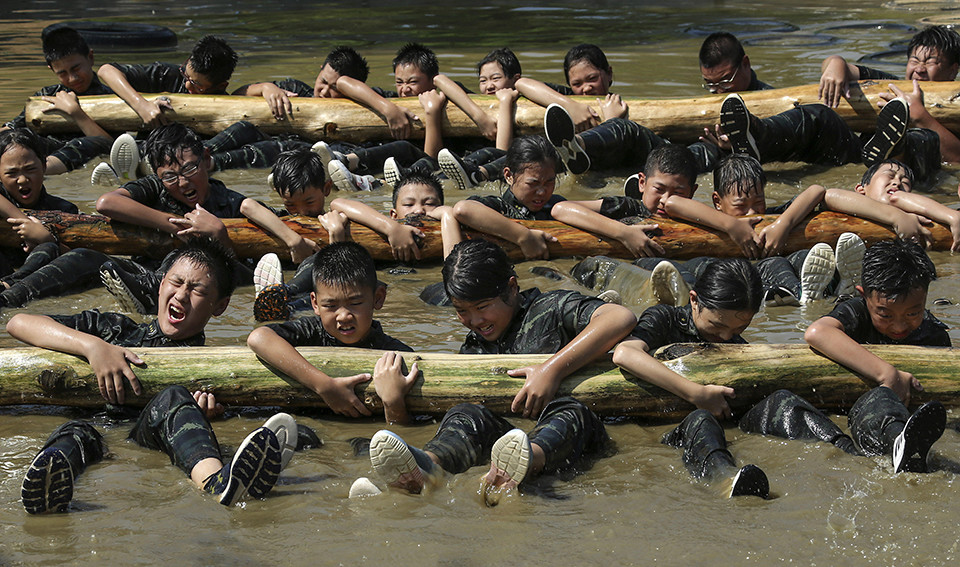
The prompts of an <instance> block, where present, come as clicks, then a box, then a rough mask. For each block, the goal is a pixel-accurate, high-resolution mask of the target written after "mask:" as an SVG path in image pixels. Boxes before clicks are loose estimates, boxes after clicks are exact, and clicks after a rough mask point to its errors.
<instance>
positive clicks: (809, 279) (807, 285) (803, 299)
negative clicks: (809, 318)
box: [800, 242, 837, 305]
mask: <svg viewBox="0 0 960 567" xmlns="http://www.w3.org/2000/svg"><path fill="white" fill-rule="evenodd" d="M836 270H837V260H836V257H835V256H834V254H833V248H830V245H829V244H826V243H824V242H821V243H819V244H817V245H815V246H814V247H813V248H811V249H810V252H809V253H807V257H806V259H804V261H803V266H802V267H801V268H800V303H801V304H802V305H806V304H809V303H812V302H814V301H815V300H817V299H823V292H824V290H826V289H827V285H828V284H829V283H830V281H831V280H832V279H833V274H834V273H835V272H836Z"/></svg>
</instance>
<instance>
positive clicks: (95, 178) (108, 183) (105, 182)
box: [90, 161, 120, 187]
mask: <svg viewBox="0 0 960 567" xmlns="http://www.w3.org/2000/svg"><path fill="white" fill-rule="evenodd" d="M90 183H91V184H92V185H102V186H104V187H117V186H118V185H120V176H119V175H117V172H116V171H114V169H113V166H112V165H110V164H109V163H107V162H105V161H103V162H100V163H98V164H97V167H95V168H93V173H91V174H90Z"/></svg>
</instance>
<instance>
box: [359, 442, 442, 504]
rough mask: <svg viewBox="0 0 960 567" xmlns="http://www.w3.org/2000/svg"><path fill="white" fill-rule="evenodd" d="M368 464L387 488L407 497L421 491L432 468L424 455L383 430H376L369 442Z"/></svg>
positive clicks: (431, 464)
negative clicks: (402, 491)
mask: <svg viewBox="0 0 960 567" xmlns="http://www.w3.org/2000/svg"><path fill="white" fill-rule="evenodd" d="M418 454H419V455H418ZM418 456H419V458H417V457H418ZM370 464H371V465H373V470H375V471H376V472H377V474H378V475H379V476H380V478H381V479H383V481H384V482H386V483H387V484H388V485H389V486H392V487H393V488H399V489H401V490H405V491H407V492H409V493H411V494H420V493H421V492H423V487H424V486H425V485H426V483H427V478H428V477H429V476H430V473H431V472H432V471H433V467H434V465H433V461H431V460H430V458H429V457H428V456H427V455H426V453H424V452H423V451H420V450H419V449H415V448H413V447H410V446H409V445H407V444H406V443H405V442H404V440H403V439H401V438H400V436H399V435H397V434H395V433H393V432H391V431H387V430H386V429H381V430H380V431H377V432H376V433H375V434H374V436H373V438H372V439H370ZM424 467H426V468H424Z"/></svg>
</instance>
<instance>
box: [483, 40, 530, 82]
mask: <svg viewBox="0 0 960 567" xmlns="http://www.w3.org/2000/svg"><path fill="white" fill-rule="evenodd" d="M487 63H496V64H497V65H500V68H501V69H502V70H503V74H504V75H506V76H508V77H513V76H514V75H519V74H520V60H519V59H517V56H516V55H514V54H513V51H511V50H510V48H509V47H501V48H500V49H494V50H493V51H491V52H490V53H487V56H486V57H484V58H483V59H481V60H480V62H479V63H477V75H479V74H480V69H482V68H483V66H484V65H486V64H487Z"/></svg>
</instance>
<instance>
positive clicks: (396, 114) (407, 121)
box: [383, 103, 420, 140]
mask: <svg viewBox="0 0 960 567" xmlns="http://www.w3.org/2000/svg"><path fill="white" fill-rule="evenodd" d="M383 119H384V120H386V122H387V128H389V129H390V135H391V136H393V139H394V140H406V139H407V138H409V137H410V131H411V130H412V129H413V124H414V122H416V121H418V120H420V118H418V117H417V115H416V114H414V113H413V112H411V111H409V110H407V109H406V108H400V107H399V106H397V105H395V104H393V103H389V106H387V107H386V109H385V111H384V115H383Z"/></svg>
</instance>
